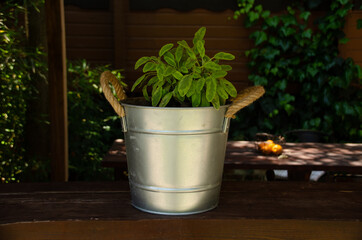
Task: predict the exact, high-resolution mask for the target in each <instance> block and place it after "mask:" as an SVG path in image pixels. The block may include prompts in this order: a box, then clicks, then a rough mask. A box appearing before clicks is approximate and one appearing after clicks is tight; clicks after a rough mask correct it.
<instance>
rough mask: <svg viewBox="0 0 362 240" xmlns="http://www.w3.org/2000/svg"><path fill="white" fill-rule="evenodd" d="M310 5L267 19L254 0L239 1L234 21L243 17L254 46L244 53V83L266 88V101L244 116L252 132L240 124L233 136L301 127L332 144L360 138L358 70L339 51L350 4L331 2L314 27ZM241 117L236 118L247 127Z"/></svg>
mask: <svg viewBox="0 0 362 240" xmlns="http://www.w3.org/2000/svg"><path fill="white" fill-rule="evenodd" d="M309 2H310V1H302V2H298V3H296V4H295V5H294V6H289V7H287V9H286V11H285V12H282V13H280V14H271V12H270V11H268V10H264V9H263V7H262V5H256V6H255V4H254V0H240V1H238V3H239V7H240V9H239V10H237V11H236V12H235V15H234V16H235V18H238V17H239V16H240V15H245V22H244V23H245V26H246V27H248V28H252V29H253V32H252V33H251V35H250V38H251V39H252V40H253V41H254V45H255V47H254V48H252V49H250V50H248V51H246V52H245V54H246V56H247V57H248V58H249V67H250V69H251V74H250V75H249V79H250V80H251V81H252V82H253V83H254V84H255V85H263V86H265V88H266V94H265V96H264V97H263V98H262V99H261V100H260V101H258V103H257V104H255V106H252V107H251V108H250V109H249V111H244V112H243V113H244V114H245V116H248V117H249V118H250V117H251V118H252V119H257V121H256V122H255V123H256V124H254V126H255V127H254V128H248V129H242V128H243V127H244V126H243V125H239V127H240V128H239V129H238V130H237V131H239V133H240V132H243V133H244V134H246V135H244V136H247V137H249V138H250V137H252V134H254V133H255V132H257V131H268V132H273V133H276V134H282V133H283V132H285V131H288V130H291V129H297V128H304V129H314V130H319V131H322V132H324V133H326V134H327V135H328V136H329V140H331V141H360V139H361V137H362V126H361V120H362V119H361V116H362V105H361V103H362V98H361V93H360V90H359V88H360V87H361V70H360V68H359V66H358V65H356V64H354V62H353V60H352V59H350V58H348V59H343V58H341V57H340V55H339V48H338V46H339V44H344V43H346V42H347V41H348V39H346V38H345V35H344V33H343V26H344V19H345V16H346V15H347V13H348V11H350V10H351V8H352V4H351V3H350V2H349V1H348V0H332V1H331V2H330V5H329V9H328V10H327V11H326V13H325V15H323V16H321V17H320V18H316V19H315V21H314V23H313V22H312V19H311V16H312V12H311V9H308V7H307V6H309V5H311V4H309ZM312 5H313V4H312ZM243 113H240V114H239V119H241V118H243V121H242V122H241V124H245V125H247V124H249V123H250V122H248V120H247V119H246V118H244V117H243V116H242V115H241V114H243ZM253 121H254V120H253ZM248 131H249V133H247V132H248Z"/></svg>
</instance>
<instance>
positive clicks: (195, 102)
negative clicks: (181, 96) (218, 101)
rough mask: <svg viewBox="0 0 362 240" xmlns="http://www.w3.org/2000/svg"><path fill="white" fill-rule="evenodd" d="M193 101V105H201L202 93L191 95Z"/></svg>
mask: <svg viewBox="0 0 362 240" xmlns="http://www.w3.org/2000/svg"><path fill="white" fill-rule="evenodd" d="M191 102H192V106H193V107H198V106H200V103H201V93H195V94H193V95H192V96H191Z"/></svg>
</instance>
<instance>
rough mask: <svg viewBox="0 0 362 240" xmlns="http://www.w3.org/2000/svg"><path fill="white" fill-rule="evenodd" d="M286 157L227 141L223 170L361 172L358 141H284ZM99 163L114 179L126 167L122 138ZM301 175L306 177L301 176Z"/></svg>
mask: <svg viewBox="0 0 362 240" xmlns="http://www.w3.org/2000/svg"><path fill="white" fill-rule="evenodd" d="M283 147H284V155H285V156H287V157H284V158H280V157H279V158H278V157H277V156H265V155H262V154H260V153H258V152H257V151H256V147H255V143H254V142H249V141H229V142H228V143H227V148H226V156H225V165H224V168H225V170H226V171H227V170H230V169H282V170H289V171H294V172H302V173H303V174H304V175H306V176H309V175H308V174H310V172H311V171H313V170H322V171H337V172H338V171H343V172H348V173H358V174H360V173H362V144H360V143H333V144H326V143H286V144H285V145H284V146H283ZM102 166H104V167H110V168H114V169H115V178H116V179H117V180H118V179H120V177H121V176H122V173H123V172H124V171H126V170H127V156H126V147H125V143H124V140H122V139H117V140H115V141H114V143H113V145H112V147H111V148H110V149H109V151H108V152H107V154H106V155H105V157H104V159H103V161H102ZM302 178H306V177H305V176H302Z"/></svg>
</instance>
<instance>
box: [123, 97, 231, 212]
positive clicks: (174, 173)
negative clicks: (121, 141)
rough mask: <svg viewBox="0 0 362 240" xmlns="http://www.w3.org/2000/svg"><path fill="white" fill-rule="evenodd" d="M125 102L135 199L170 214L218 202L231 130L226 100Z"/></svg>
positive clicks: (140, 204)
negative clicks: (216, 104)
mask: <svg viewBox="0 0 362 240" xmlns="http://www.w3.org/2000/svg"><path fill="white" fill-rule="evenodd" d="M122 105H123V106H124V109H125V121H124V126H125V127H124V131H125V133H124V135H125V142H126V151H127V163H128V175H129V184H130V188H131V196H132V205H133V206H134V207H136V208H138V209H140V210H142V211H146V212H151V213H158V214H170V215H179V214H193V213H199V212H204V211H207V210H210V209H212V208H215V207H216V206H217V204H218V199H219V192H220V186H221V180H222V173H223V166H224V158H225V149H226V141H227V134H228V124H229V121H228V119H227V118H225V117H224V115H225V112H226V110H227V106H223V107H221V108H220V109H219V110H216V109H214V108H213V107H204V108H192V107H190V108H168V107H166V108H159V107H144V106H136V105H129V104H122Z"/></svg>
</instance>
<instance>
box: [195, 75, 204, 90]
mask: <svg viewBox="0 0 362 240" xmlns="http://www.w3.org/2000/svg"><path fill="white" fill-rule="evenodd" d="M204 85H205V78H200V79H199V80H197V81H196V88H195V91H196V92H201V90H202V89H203V87H204Z"/></svg>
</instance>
